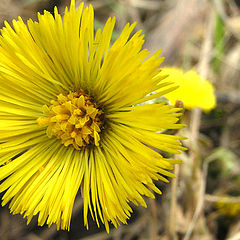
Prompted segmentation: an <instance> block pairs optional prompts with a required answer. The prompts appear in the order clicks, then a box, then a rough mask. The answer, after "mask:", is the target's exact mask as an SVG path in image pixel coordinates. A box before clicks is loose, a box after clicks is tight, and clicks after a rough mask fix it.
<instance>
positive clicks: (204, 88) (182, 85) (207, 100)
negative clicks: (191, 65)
mask: <svg viewBox="0 0 240 240" xmlns="http://www.w3.org/2000/svg"><path fill="white" fill-rule="evenodd" d="M161 74H164V75H169V76H168V77H167V78H166V81H170V82H174V83H175V84H176V85H178V86H179V88H178V89H177V90H175V91H173V92H170V93H167V94H165V97H166V98H167V99H169V100H170V102H171V104H175V102H176V100H180V101H182V102H183V104H184V107H185V108H186V109H188V110H192V109H193V108H195V107H199V108H201V109H202V110H204V111H206V112H208V111H210V110H212V109H213V108H215V106H216V97H215V95H214V88H213V86H212V84H211V83H210V82H209V81H207V80H205V79H204V78H202V77H201V76H200V75H198V74H197V73H196V72H195V71H194V70H190V71H188V72H186V73H183V71H182V70H181V69H178V68H171V67H165V68H163V69H162V72H161Z"/></svg>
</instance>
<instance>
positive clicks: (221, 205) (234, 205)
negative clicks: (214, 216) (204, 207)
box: [216, 197, 240, 217]
mask: <svg viewBox="0 0 240 240" xmlns="http://www.w3.org/2000/svg"><path fill="white" fill-rule="evenodd" d="M225 198H226V197H225ZM216 208H217V209H218V211H219V213H221V214H223V215H227V216H231V217H235V216H239V215H240V202H231V201H228V202H227V201H225V200H224V198H223V199H222V200H220V201H218V202H216Z"/></svg>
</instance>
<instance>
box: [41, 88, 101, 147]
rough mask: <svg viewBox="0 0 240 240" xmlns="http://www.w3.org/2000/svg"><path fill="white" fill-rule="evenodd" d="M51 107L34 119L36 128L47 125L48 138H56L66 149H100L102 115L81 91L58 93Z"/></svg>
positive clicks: (47, 107)
mask: <svg viewBox="0 0 240 240" xmlns="http://www.w3.org/2000/svg"><path fill="white" fill-rule="evenodd" d="M50 103H51V104H50V105H49V106H47V105H44V106H43V108H42V111H43V114H44V115H45V117H39V118H38V119H37V122H38V124H39V125H45V124H48V127H47V130H46V133H47V135H48V137H49V138H51V137H52V136H56V137H57V138H59V139H61V141H62V143H63V144H64V145H65V146H69V145H71V144H72V145H73V146H74V148H75V149H77V150H79V149H80V147H83V146H86V145H89V144H92V145H95V146H99V141H100V136H99V133H100V132H101V129H102V126H103V121H102V117H103V111H102V110H101V109H100V108H98V107H97V105H96V104H95V103H94V102H93V100H92V98H91V97H90V96H89V95H88V94H86V93H85V92H84V91H83V90H80V91H79V92H71V91H70V92H69V94H62V93H60V94H59V95H58V96H57V100H51V101H50Z"/></svg>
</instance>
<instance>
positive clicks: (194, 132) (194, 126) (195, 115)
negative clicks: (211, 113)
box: [184, 11, 215, 240]
mask: <svg viewBox="0 0 240 240" xmlns="http://www.w3.org/2000/svg"><path fill="white" fill-rule="evenodd" d="M214 17H215V13H214V12H213V11H211V12H210V16H209V23H208V26H207V30H206V37H205V41H204V42H203V46H202V54H201V57H200V61H199V73H200V75H201V76H203V77H204V78H207V74H208V68H209V62H210V59H211V57H210V55H209V53H210V52H211V48H212V33H213V23H214ZM200 121H201V110H200V109H194V110H193V112H192V116H191V125H190V130H191V132H190V134H191V141H192V144H193V147H194V149H190V161H191V164H192V167H193V168H192V171H193V180H194V177H195V176H194V174H195V173H196V171H197V170H199V172H198V173H199V175H200V191H199V197H198V202H197V206H196V209H195V211H194V215H193V218H192V220H191V223H190V225H189V227H188V229H187V232H186V234H185V236H184V240H189V239H190V237H191V234H192V232H193V229H194V227H195V225H196V223H197V220H198V218H199V216H200V214H201V212H202V209H203V205H204V195H205V189H206V177H207V168H208V162H205V163H204V165H203V170H202V171H203V172H202V173H201V171H200V168H199V162H198V161H197V152H198V151H197V150H198V144H197V142H198V137H199V129H200Z"/></svg>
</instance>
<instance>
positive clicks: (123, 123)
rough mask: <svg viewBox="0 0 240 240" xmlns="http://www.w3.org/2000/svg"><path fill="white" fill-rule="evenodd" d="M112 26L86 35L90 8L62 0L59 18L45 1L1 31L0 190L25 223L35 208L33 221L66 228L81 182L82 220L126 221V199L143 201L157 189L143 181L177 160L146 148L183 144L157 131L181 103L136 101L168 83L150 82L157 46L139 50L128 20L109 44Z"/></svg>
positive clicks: (173, 121) (168, 125) (155, 74)
mask: <svg viewBox="0 0 240 240" xmlns="http://www.w3.org/2000/svg"><path fill="white" fill-rule="evenodd" d="M114 24H115V18H109V19H108V21H107V22H106V24H105V27H104V29H103V30H100V29H98V30H97V31H96V33H95V34H94V12H93V8H92V6H91V5H90V6H89V7H87V8H85V9H84V10H83V3H82V4H80V6H79V8H78V9H77V10H76V9H75V1H74V0H72V1H71V6H70V10H68V9H67V8H66V10H65V14H64V17H63V18H62V17H61V15H60V14H59V13H58V11H57V8H55V12H54V16H53V15H52V14H50V13H49V12H47V11H45V12H44V14H43V15H41V14H38V22H33V21H32V20H31V19H30V20H28V21H27V25H25V24H24V22H23V21H22V19H21V18H20V17H19V19H18V21H16V20H14V21H13V28H12V27H11V26H10V25H9V24H8V23H7V22H5V27H4V28H3V29H2V30H1V38H0V86H1V88H0V132H1V134H0V181H2V182H1V185H0V192H3V191H5V194H4V196H3V202H2V205H5V204H7V203H8V202H10V205H9V207H10V210H11V212H12V213H13V214H18V213H20V214H24V217H26V218H27V219H28V222H30V221H31V219H32V217H33V216H34V215H37V214H38V224H39V225H43V224H44V223H47V224H48V225H49V226H50V225H52V224H53V223H56V225H57V228H58V229H60V228H61V229H69V227H70V220H71V214H72V208H73V204H74V201H75V197H76V194H77V193H78V192H79V189H81V193H82V196H83V201H84V207H83V215H84V223H85V226H86V227H87V228H88V220H87V219H88V215H89V212H90V213H91V216H92V218H93V219H94V220H95V221H96V222H97V225H98V226H99V219H100V221H101V222H102V223H103V224H105V227H106V230H107V231H109V222H111V223H112V224H113V225H114V226H115V227H117V226H118V225H119V222H122V223H127V219H128V218H129V217H130V215H131V212H132V209H131V207H130V205H129V203H130V202H133V203H134V204H136V205H138V204H140V205H142V206H144V207H146V203H145V201H144V198H143V196H147V197H151V198H154V194H153V192H152V191H151V190H153V191H155V192H156V193H159V194H160V193H161V191H160V190H159V189H158V188H157V187H156V186H155V184H154V182H153V180H162V181H164V182H168V180H167V179H166V178H165V177H164V176H168V177H174V174H173V173H171V172H169V171H168V170H172V169H173V164H178V163H180V162H181V161H179V160H175V159H166V158H164V157H163V156H161V155H160V154H159V153H157V152H156V151H154V150H153V148H157V149H160V150H162V151H166V152H170V153H173V154H177V153H180V152H181V151H180V150H185V148H184V147H182V146H181V142H180V140H182V139H184V138H183V137H179V136H170V135H167V134H164V133H163V131H164V130H165V129H179V128H182V127H184V125H182V124H179V123H178V118H179V116H181V109H180V108H175V107H173V106H170V105H167V104H165V103H160V104H141V103H144V102H146V101H148V100H151V99H155V98H157V97H159V96H161V95H163V93H166V92H169V91H172V90H173V89H175V88H174V87H172V86H171V83H166V82H164V83H163V84H162V85H161V84H160V85H159V83H160V82H162V81H163V79H164V76H162V75H161V74H160V75H159V72H160V70H159V66H160V64H161V63H162V61H163V58H162V57H159V55H160V52H161V51H157V52H156V53H155V54H153V55H152V56H151V57H149V52H148V50H146V49H144V50H142V46H143V43H144V40H143V35H142V34H141V31H138V32H137V33H135V34H132V35H131V33H132V31H133V29H134V27H135V25H136V24H132V25H130V24H127V25H126V26H125V28H124V29H123V31H122V33H121V34H120V36H119V38H118V39H117V40H116V41H115V42H114V43H113V44H112V46H111V47H110V41H111V37H112V31H113V28H114ZM130 36H131V37H130ZM166 85H168V86H169V87H168V89H167V90H164V91H163V92H162V91H160V92H158V93H155V94H152V95H149V93H152V92H154V91H156V90H157V89H159V88H162V87H163V86H164V87H165V86H166ZM159 132H161V133H159ZM151 147H153V148H151Z"/></svg>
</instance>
